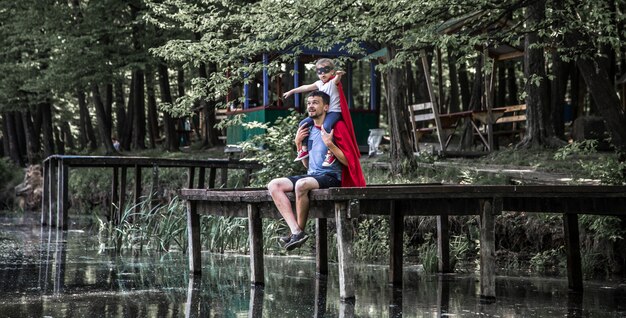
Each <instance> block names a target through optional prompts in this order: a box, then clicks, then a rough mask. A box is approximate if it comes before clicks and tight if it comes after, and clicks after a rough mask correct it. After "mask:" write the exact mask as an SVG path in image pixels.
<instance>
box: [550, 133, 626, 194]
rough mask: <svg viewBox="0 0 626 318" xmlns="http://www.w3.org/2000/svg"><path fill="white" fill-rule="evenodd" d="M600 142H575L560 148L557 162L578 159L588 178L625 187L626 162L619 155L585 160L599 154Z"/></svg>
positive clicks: (555, 157) (557, 153) (555, 155)
mask: <svg viewBox="0 0 626 318" xmlns="http://www.w3.org/2000/svg"><path fill="white" fill-rule="evenodd" d="M597 145H598V142H597V141H596V140H584V141H581V142H573V143H571V144H568V145H566V146H565V147H562V148H560V149H559V150H558V151H557V152H556V153H555V154H554V159H555V160H562V161H565V160H568V161H569V160H571V159H573V158H574V159H576V158H577V159H578V160H577V161H576V163H577V164H578V165H579V167H580V168H581V171H583V172H584V173H585V174H586V177H588V178H591V179H598V180H600V182H601V183H602V184H612V185H623V184H626V173H625V172H626V162H623V161H620V160H619V154H615V155H613V156H597V158H594V160H583V158H585V157H586V158H585V159H587V158H589V157H590V156H593V155H595V154H597V151H596V148H597ZM581 157H582V158H581Z"/></svg>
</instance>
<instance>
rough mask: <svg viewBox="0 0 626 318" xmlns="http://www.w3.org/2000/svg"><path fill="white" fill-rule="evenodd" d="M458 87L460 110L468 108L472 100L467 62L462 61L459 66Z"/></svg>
mask: <svg viewBox="0 0 626 318" xmlns="http://www.w3.org/2000/svg"><path fill="white" fill-rule="evenodd" d="M459 88H460V89H461V110H469V109H470V102H471V100H472V92H471V91H470V81H469V77H468V76H467V63H466V62H465V61H463V62H462V63H461V65H460V66H459Z"/></svg>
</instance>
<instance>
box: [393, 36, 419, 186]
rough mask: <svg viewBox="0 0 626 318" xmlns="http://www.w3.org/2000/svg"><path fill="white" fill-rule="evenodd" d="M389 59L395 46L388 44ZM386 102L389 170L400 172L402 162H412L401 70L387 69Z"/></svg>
mask: <svg viewBox="0 0 626 318" xmlns="http://www.w3.org/2000/svg"><path fill="white" fill-rule="evenodd" d="M388 54H389V59H388V60H392V59H393V58H394V57H395V55H396V48H395V47H394V46H393V45H390V46H388ZM387 78H388V80H387V84H388V85H387V104H388V108H389V111H388V114H389V130H390V133H391V150H390V161H391V172H392V173H393V174H398V173H402V172H403V171H402V168H403V164H404V163H406V162H407V161H408V162H409V163H411V162H414V160H412V159H413V146H412V145H411V137H410V134H409V132H410V129H409V127H408V126H409V125H408V118H409V114H408V109H407V105H406V99H405V96H404V95H403V93H404V92H406V88H405V87H404V84H405V82H404V80H403V78H404V76H403V70H402V69H398V68H390V69H389V70H388V71H387Z"/></svg>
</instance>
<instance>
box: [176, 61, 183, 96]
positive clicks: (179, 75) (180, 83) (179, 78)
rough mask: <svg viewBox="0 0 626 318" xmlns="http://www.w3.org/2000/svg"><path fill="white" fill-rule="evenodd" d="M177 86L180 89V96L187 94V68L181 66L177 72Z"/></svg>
mask: <svg viewBox="0 0 626 318" xmlns="http://www.w3.org/2000/svg"><path fill="white" fill-rule="evenodd" d="M176 88H177V89H178V91H177V92H178V98H181V97H183V96H185V70H184V69H183V68H182V67H180V68H178V72H177V73H176Z"/></svg>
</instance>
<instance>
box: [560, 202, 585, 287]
mask: <svg viewBox="0 0 626 318" xmlns="http://www.w3.org/2000/svg"><path fill="white" fill-rule="evenodd" d="M563 232H564V234H565V250H566V252H567V287H568V288H569V290H570V291H573V292H582V291H583V270H582V263H581V258H580V238H579V233H578V214H568V213H565V214H563Z"/></svg>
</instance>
